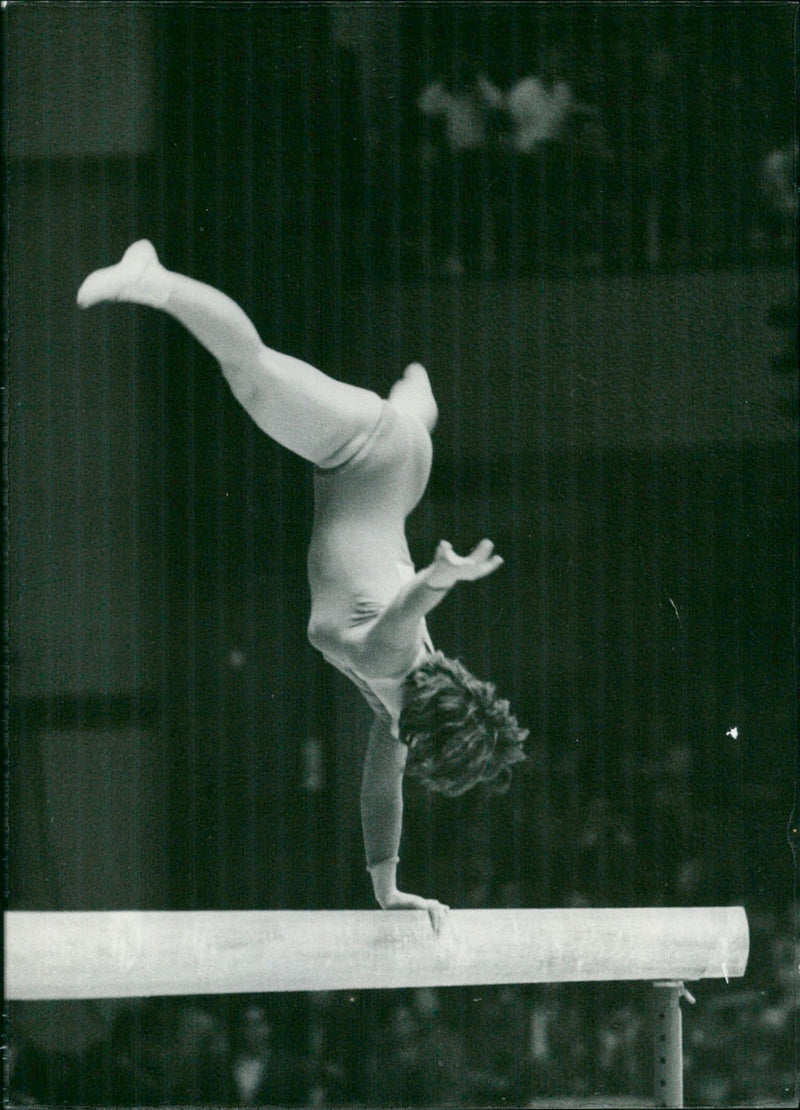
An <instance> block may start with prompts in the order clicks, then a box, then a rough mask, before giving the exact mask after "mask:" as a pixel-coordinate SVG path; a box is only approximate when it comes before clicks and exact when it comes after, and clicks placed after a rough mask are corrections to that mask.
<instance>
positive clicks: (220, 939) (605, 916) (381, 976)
mask: <svg viewBox="0 0 800 1110" xmlns="http://www.w3.org/2000/svg"><path fill="white" fill-rule="evenodd" d="M748 949H749V933H748V926H747V918H746V916H745V912H744V910H743V909H742V908H741V907H737V906H732V907H719V908H715V907H707V908H702V907H692V908H689V909H663V908H654V909H569V910H562V909H550V910H453V911H451V913H450V914H448V916H447V917H446V918H445V920H444V923H443V925H442V928H441V931H440V932H439V934H438V935H437V934H436V933H434V931H433V929H432V927H431V924H430V921H429V919H428V916H427V914H426V913H423V912H421V911H406V910H404V911H392V912H384V911H382V910H331V911H307V910H279V911H258V910H253V911H197V912H195V911H189V912H160V911H159V912H138V911H124V912H111V913H99V912H98V913H94V912H92V913H73V912H64V913H51V912H41V913H40V912H33V911H32V912H28V911H16V912H10V913H7V914H6V915H5V969H6V970H5V974H6V982H5V990H6V998H8V999H19V1000H23V999H69V998H73V999H74V998H132V997H147V996H159V995H191V994H237V993H248V992H265V993H266V992H269V991H315V990H364V989H370V988H394V987H420V986H467V985H476V986H477V985H480V984H488V983H564V982H590V981H612V980H624V979H649V980H672V979H674V980H683V979H686V980H696V979H707V978H723V977H725V978H729V977H731V978H732V977H737V976H740V975H743V974H744V970H745V967H746V964H747V956H748Z"/></svg>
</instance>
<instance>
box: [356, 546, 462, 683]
mask: <svg viewBox="0 0 800 1110" xmlns="http://www.w3.org/2000/svg"><path fill="white" fill-rule="evenodd" d="M433 570H434V565H433V564H431V566H429V567H426V568H425V569H424V570H421V571H419V572H418V573H417V574H415V575H414V577H413V578H412V579H411V581H410V582H408V583H407V584H406V585H405V586H403V588H402V589H401V590H399V591H398V593H397V594H396V595H395V597H394V598H393V599H392V601H391V602H390V603H389V604H388V605H387V606H386V608H385V609H384V610H383V612H382V613H381V615H380V616H379V617H378V619H377V620H376V622H375V624H374V625H373V626H372V628H371V629H370V632H369V641H370V643H369V655H371V656H372V657H373V658H375V657H380V659H381V661H382V663H383V666H384V669H385V668H386V667H387V666H389V667H391V660H390V659H389V658H388V657H389V656H390V655H391V654H393V653H394V654H396V655H398V659H397V664H398V669H399V667H400V666H401V665H402V664H403V663H404V662H406V661H407V660H406V656H407V655H408V645H413V646H414V647H416V643H417V637H418V635H419V625H420V621H421V620H423V619H424V618H425V617H426V616H427V614H428V613H430V612H431V610H432V609H435V608H436V606H437V605H439V604H440V602H442V601H443V600H444V599H445V597H446V596H447V594H448V593H449V592H450V589H451V588H452V587H451V586H449V585H448V586H444V587H441V586H434V585H431V584H430V577H431V574H432V573H433Z"/></svg>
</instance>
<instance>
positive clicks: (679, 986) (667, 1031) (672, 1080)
mask: <svg viewBox="0 0 800 1110" xmlns="http://www.w3.org/2000/svg"><path fill="white" fill-rule="evenodd" d="M653 986H654V987H655V991H654V993H653V1082H654V1089H655V1091H654V1093H655V1104H656V1106H658V1107H670V1108H672V1107H682V1106H683V1015H682V1014H681V998H682V997H684V998H687V999H688V1000H689V1001H690V1002H694V999H693V998H692V996H691V995H690V994H689V992H688V991H687V990H686V988H685V987H684V985H683V983H682V982H680V981H678V980H666V981H657V982H655V983H654V984H653Z"/></svg>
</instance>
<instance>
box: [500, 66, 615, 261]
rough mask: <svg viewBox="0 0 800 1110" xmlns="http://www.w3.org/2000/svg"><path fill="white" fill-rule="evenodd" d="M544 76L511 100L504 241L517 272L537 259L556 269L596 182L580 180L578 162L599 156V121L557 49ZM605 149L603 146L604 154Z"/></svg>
mask: <svg viewBox="0 0 800 1110" xmlns="http://www.w3.org/2000/svg"><path fill="white" fill-rule="evenodd" d="M538 70H539V72H538V74H537V75H532V74H526V75H525V76H522V77H520V78H518V79H517V81H516V82H515V83H514V84H513V85H512V86H511V89H510V90H509V92H508V95H507V97H506V108H507V112H508V123H509V134H508V137H507V151H508V154H509V164H508V167H507V169H508V171H509V172H508V175H507V181H508V185H507V188H506V191H505V192H506V196H505V213H504V215H505V219H504V229H503V233H502V241H503V244H504V246H503V250H504V253H506V252H508V251H511V252H512V257H514V258H515V263H514V268H515V269H519V268H521V269H523V270H524V269H526V268H527V267H528V266H529V265H530V264H531V263H532V262H534V261H536V262H539V263H545V264H549V263H551V262H552V261H554V260H555V259H556V257H557V256H558V255H560V254H562V253H563V252H564V250H565V249H567V248H568V247H572V245H573V244H572V237H573V232H574V228H575V222H576V216H577V214H578V212H579V208H580V203H581V201H582V198H583V197H584V196H585V194H586V192H587V188H588V186H589V185H590V184H591V183H590V182H587V180H585V179H579V178H578V174H577V171H578V168H579V167H578V165H577V162H576V158H577V156H578V154H579V153H580V154H581V155H582V156H584V157H585V156H586V155H587V154H588V153H589V152H592V154H593V153H594V147H595V142H596V140H598V139H599V137H600V131H599V130H598V128H599V115H598V113H597V111H596V110H595V109H593V108H590V107H589V106H588V105H586V104H583V103H582V102H581V101H580V100H579V99H578V97H577V96H576V94H575V90H574V88H573V86H572V84H571V83H570V82H569V81H568V80H567V79H566V77H565V76H564V61H563V57H562V54H561V51H560V50H559V49H558V48H557V47H551V48H549V49H547V50H545V51H544V52H543V54H542V56H541V60H540V65H539V67H538ZM578 120H580V121H581V124H580V126H579V125H578V123H577V121H578ZM589 121H593V123H592V126H591V127H589V128H588V129H587V128H586V125H587V124H588V122H589ZM576 140H579V142H577V141H576ZM602 149H603V147H602V146H601V145H598V146H597V151H598V153H599V152H600V151H601V150H602Z"/></svg>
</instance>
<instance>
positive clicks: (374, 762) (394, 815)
mask: <svg viewBox="0 0 800 1110" xmlns="http://www.w3.org/2000/svg"><path fill="white" fill-rule="evenodd" d="M406 754H407V749H406V746H405V744H402V743H400V742H399V741H398V740H395V738H394V737H393V736H392V734H391V731H390V729H389V724H388V722H387V721H385V720H383V719H382V718H379V717H376V718H375V720H374V721H373V723H372V728H371V729H370V733H369V743H368V744H367V754H366V757H365V759H364V773H363V777H362V780H361V824H362V827H363V830H364V847H365V849H366V853H367V869H368V870H369V873H370V876H371V877H372V887H373V890H374V892H375V898H376V900H377V902H378V904H379V905H380V907H381V909H384V910H427V911H428V914H429V916H430V919H431V923H432V925H433V927H434V929H435V930H436V931H437V932H438V929H439V925H440V924H441V920H442V917H443V916H444V914H445V913H446V912H447V906H444V905H442V903H441V902H437V901H436V899H434V898H421V897H420V896H419V895H417V894H406V893H404V892H403V891H400V890H398V889H397V864H398V862H399V856H398V852H399V850H400V836H401V834H402V830H403V769H404V767H405V765H406Z"/></svg>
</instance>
